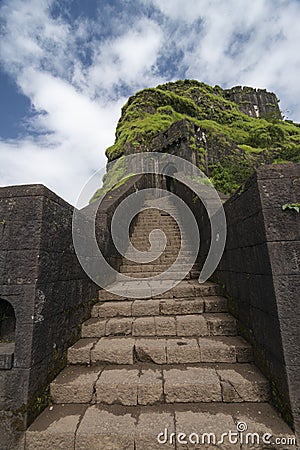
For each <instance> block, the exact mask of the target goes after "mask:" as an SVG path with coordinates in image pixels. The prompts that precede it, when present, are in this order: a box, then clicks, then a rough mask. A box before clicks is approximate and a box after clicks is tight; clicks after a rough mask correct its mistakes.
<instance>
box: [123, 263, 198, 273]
mask: <svg viewBox="0 0 300 450" xmlns="http://www.w3.org/2000/svg"><path fill="white" fill-rule="evenodd" d="M167 269H170V270H171V271H176V270H178V264H176V266H174V267H171V265H170V264H152V263H151V264H135V265H133V264H122V265H121V266H120V268H119V272H120V273H138V272H141V273H143V272H152V271H155V272H164V271H165V270H167ZM180 269H181V270H189V269H190V264H183V263H181V264H180Z"/></svg>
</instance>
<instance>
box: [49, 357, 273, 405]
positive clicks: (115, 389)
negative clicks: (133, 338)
mask: <svg viewBox="0 0 300 450" xmlns="http://www.w3.org/2000/svg"><path fill="white" fill-rule="evenodd" d="M51 399H52V401H53V403H102V404H108V405H112V404H121V405H124V406H126V405H127V406H130V405H154V404H158V403H202V402H205V403H210V402H226V403H227V402H238V403H241V402H265V401H269V399H270V388H269V382H268V380H267V379H266V378H265V377H264V376H263V375H262V374H261V373H260V371H259V370H258V369H256V367H255V366H253V365H252V364H223V365H222V364H220V365H219V366H216V367H213V366H211V365H205V364H202V365H198V366H189V365H187V366H185V367H182V366H181V367H180V366H174V367H172V368H170V367H168V366H162V367H160V368H157V367H155V366H152V367H151V366H150V367H147V366H146V367H143V366H140V367H138V368H132V367H124V368H120V367H117V368H115V367H114V368H110V367H109V366H106V367H79V366H70V367H68V368H66V369H64V370H63V371H62V372H61V373H60V374H59V375H58V377H57V378H56V379H55V380H54V381H53V382H52V383H51Z"/></svg>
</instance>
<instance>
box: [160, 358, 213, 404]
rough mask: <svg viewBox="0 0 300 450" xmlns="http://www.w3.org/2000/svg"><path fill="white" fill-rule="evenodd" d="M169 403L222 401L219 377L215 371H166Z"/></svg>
mask: <svg viewBox="0 0 300 450" xmlns="http://www.w3.org/2000/svg"><path fill="white" fill-rule="evenodd" d="M164 379H165V383H164V393H165V396H166V402H167V403H187V402H189V403H193V402H217V401H222V394H221V386H220V380H219V377H218V376H217V374H216V371H215V370H214V369H203V368H199V367H188V368H186V369H170V370H165V371H164Z"/></svg>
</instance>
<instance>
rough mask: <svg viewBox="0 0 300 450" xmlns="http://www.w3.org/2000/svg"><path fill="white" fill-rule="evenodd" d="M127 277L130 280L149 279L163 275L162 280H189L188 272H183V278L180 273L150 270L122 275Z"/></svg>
mask: <svg viewBox="0 0 300 450" xmlns="http://www.w3.org/2000/svg"><path fill="white" fill-rule="evenodd" d="M123 274H124V275H126V276H127V277H130V278H149V277H155V276H157V275H163V278H162V279H164V280H182V279H184V280H187V279H189V278H190V275H189V272H185V276H184V277H183V275H182V273H181V272H175V271H169V272H166V271H162V272H161V271H158V270H151V271H143V272H141V271H139V272H126V273H124V272H123Z"/></svg>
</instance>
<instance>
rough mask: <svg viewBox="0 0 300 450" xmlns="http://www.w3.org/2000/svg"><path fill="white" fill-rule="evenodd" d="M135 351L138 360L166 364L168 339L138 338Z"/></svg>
mask: <svg viewBox="0 0 300 450" xmlns="http://www.w3.org/2000/svg"><path fill="white" fill-rule="evenodd" d="M135 352H136V358H137V360H138V361H141V362H151V363H155V364H166V362H167V353H166V339H162V338H161V339H137V340H136V342H135Z"/></svg>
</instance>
